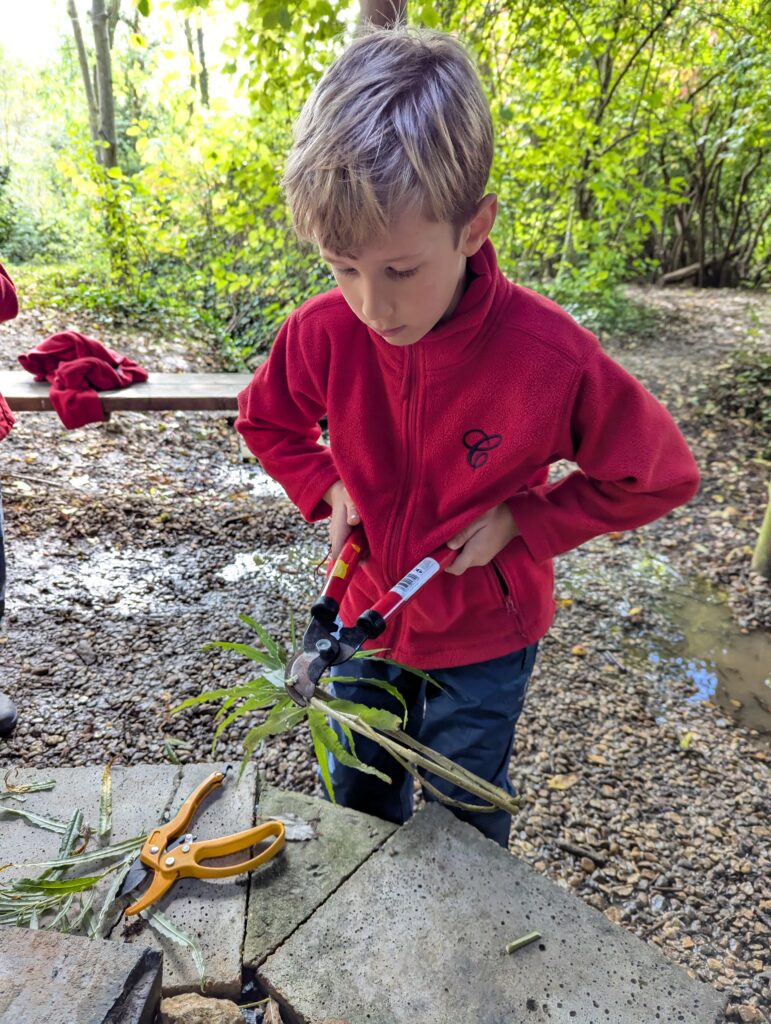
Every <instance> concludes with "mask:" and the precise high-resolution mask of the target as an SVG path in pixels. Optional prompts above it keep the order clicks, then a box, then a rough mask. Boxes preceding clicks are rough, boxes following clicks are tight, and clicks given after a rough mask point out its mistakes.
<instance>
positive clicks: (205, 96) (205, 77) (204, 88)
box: [197, 26, 209, 107]
mask: <svg viewBox="0 0 771 1024" xmlns="http://www.w3.org/2000/svg"><path fill="white" fill-rule="evenodd" d="M197 38H198V63H199V64H200V65H201V71H200V74H199V75H198V85H199V87H200V89H201V103H202V104H203V106H204V107H208V106H209V72H208V71H207V70H206V54H205V53H204V48H203V29H202V28H201V27H200V26H199V27H198V32H197Z"/></svg>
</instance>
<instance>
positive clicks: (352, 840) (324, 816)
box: [244, 787, 396, 967]
mask: <svg viewBox="0 0 771 1024" xmlns="http://www.w3.org/2000/svg"><path fill="white" fill-rule="evenodd" d="M258 811H259V813H258V820H262V819H265V820H267V819H270V818H283V819H284V821H285V824H286V821H287V819H290V820H293V819H297V822H298V823H299V824H300V825H302V824H303V823H307V825H308V828H299V829H295V830H294V831H295V832H299V833H300V834H310V835H311V836H312V838H310V839H301V838H298V839H292V838H291V836H292V834H293V829H292V828H291V827H290V828H288V833H287V835H288V838H287V843H286V847H285V849H284V853H283V855H282V856H281V857H279V858H276V860H274V861H273V862H272V863H270V864H268V865H266V867H265V869H264V870H263V871H262V872H260V873H259V874H258V875H256V876H254V877H253V878H252V882H251V888H250V895H249V913H248V917H247V923H246V939H245V941H244V966H249V967H257V966H258V965H259V964H261V963H262V962H263V960H264V959H265V958H266V957H267V956H268V955H269V954H270V953H272V952H273V950H274V949H276V947H277V946H279V945H280V944H281V943H282V942H284V941H285V940H286V938H287V937H288V936H289V935H291V934H292V932H293V931H294V930H295V929H296V928H297V927H298V926H299V925H300V924H302V922H303V921H305V920H306V919H307V918H308V917H310V915H311V914H312V913H313V912H314V910H316V908H317V907H318V906H320V905H321V904H322V903H323V902H324V900H326V899H327V898H328V897H329V895H330V894H331V893H333V892H334V891H335V889H337V888H338V886H340V884H341V883H342V882H343V881H344V880H345V879H346V878H348V876H349V875H351V874H352V873H353V872H354V871H355V870H356V869H357V868H358V867H359V865H360V864H362V862H363V861H365V860H366V859H367V857H369V856H370V855H371V854H372V852H373V851H374V850H376V849H377V848H378V847H379V846H381V845H382V844H383V842H384V841H385V840H386V839H387V838H388V836H390V835H391V834H392V833H393V832H394V831H395V830H396V825H392V824H391V823H390V822H388V821H381V819H380V818H373V817H371V816H370V815H368V814H361V813H359V812H358V811H352V810H350V809H349V808H347V807H338V806H335V805H334V804H331V803H329V802H328V801H326V800H321V799H319V798H317V797H311V796H305V795H304V794H303V793H290V792H288V791H287V790H281V789H274V788H273V787H265V788H264V790H263V791H262V793H261V796H260V804H259V809H258Z"/></svg>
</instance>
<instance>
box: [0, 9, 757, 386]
mask: <svg viewBox="0 0 771 1024" xmlns="http://www.w3.org/2000/svg"><path fill="white" fill-rule="evenodd" d="M89 2H90V4H91V6H90V7H89V8H88V9H87V8H86V5H85V3H84V0H79V3H78V0H61V5H62V7H63V8H65V7H66V9H67V11H68V14H69V21H70V24H71V31H69V32H68V33H66V34H64V35H62V38H61V44H60V47H59V50H58V54H57V56H56V58H55V59H54V60H52V61H49V62H48V63H47V65H46V66H45V68H44V69H42V71H41V70H38V69H36V68H30V67H29V66H28V65H25V64H24V63H22V62H20V61H18V60H16V59H15V58H14V55H13V53H14V51H13V39H12V38H8V37H6V38H5V39H4V40H3V42H2V43H0V70H1V75H0V253H1V254H2V257H3V259H4V260H5V261H6V262H8V263H10V264H11V267H12V269H14V268H18V267H19V265H22V264H23V265H25V266H24V270H23V272H22V274H23V281H24V284H25V288H26V291H27V293H28V294H29V293H30V291H31V290H32V291H34V293H35V297H36V298H38V299H39V300H41V301H46V302H49V303H50V302H53V303H54V304H56V303H59V304H61V305H62V306H66V307H67V308H70V309H77V308H80V307H85V308H88V307H91V308H93V309H98V310H99V311H100V314H101V315H102V317H104V316H105V315H108V314H112V315H114V316H116V317H123V318H130V319H131V321H132V322H134V323H136V322H138V319H139V320H140V321H141V318H142V317H143V316H146V315H147V316H152V317H157V315H158V314H161V315H162V316H163V317H165V318H166V317H172V318H174V319H175V320H177V321H181V322H182V323H183V324H184V325H185V326H186V328H187V329H189V330H191V331H193V332H195V330H196V328H197V327H200V328H201V329H202V330H203V332H205V334H206V336H207V337H209V338H212V337H213V338H214V339H215V340H216V344H217V346H218V347H219V348H220V351H221V354H222V356H223V357H224V358H225V360H226V362H227V363H228V364H229V365H232V366H233V367H244V366H253V365H254V364H255V363H256V362H258V361H259V359H260V357H261V356H262V354H264V352H265V351H266V349H267V347H268V346H269V344H270V341H271V340H272V338H273V337H274V335H275V331H276V329H277V326H278V325H279V324H280V322H281V320H282V319H283V318H284V317H285V316H286V314H287V313H288V312H289V311H290V310H291V309H292V308H294V307H295V306H296V305H297V304H298V303H299V302H301V301H302V300H303V299H305V298H306V297H308V296H309V295H311V294H313V293H315V292H317V291H319V290H321V289H325V288H327V287H330V286H331V285H332V283H333V282H332V281H331V278H330V277H329V274H328V271H327V270H326V269H325V268H324V267H323V266H321V264H320V262H319V260H318V259H317V257H316V255H315V253H313V252H311V251H309V250H307V249H299V248H298V246H297V243H296V241H295V239H294V237H293V234H292V230H291V226H290V224H289V221H288V216H287V211H286V209H285V205H284V202H283V199H282V195H281V191H280V185H279V182H280V177H281V172H282V168H283V164H284V159H285V155H286V153H287V150H288V148H289V146H290V144H291V130H292V123H293V121H294V119H295V117H296V116H297V114H298V112H299V110H300V107H301V105H302V103H303V101H304V99H305V97H306V96H307V95H308V92H309V90H310V89H311V87H312V86H313V84H314V82H315V81H316V80H317V79H318V77H319V75H320V74H321V72H322V70H323V68H324V67H325V66H326V65H327V64H328V63H329V61H330V60H331V59H332V58H333V57H334V55H335V54H336V53H338V52H339V51H340V50H341V49H342V48H343V47H344V46H345V45H346V42H347V41H348V40H349V39H350V38H351V35H352V33H353V32H354V31H355V26H356V22H357V19H358V17H359V16H360V8H359V4H358V3H350V2H344V0H343V2H335V0H312V2H310V3H307V2H306V3H299V2H288V3H286V2H280V3H279V2H277V0H252V2H248V3H244V2H236V0H198V2H195V0H173V2H172V0H139V2H138V4H135V3H134V2H133V0H89ZM769 10H770V9H769V7H768V5H767V4H763V3H761V2H756V3H753V2H750V3H748V2H738V0H730V2H724V0H719V2H712V0H701V2H691V3H683V2H677V0H672V2H666V3H660V2H629V0H590V2H584V3H573V2H570V3H568V2H565V3H559V2H558V3H550V4H534V3H531V2H529V0H488V2H480V0H461V2H455V0H454V2H452V3H449V2H440V3H438V4H428V3H426V4H421V3H413V4H410V5H409V11H408V17H409V20H410V22H411V23H413V24H419V25H427V26H431V27H438V28H442V29H444V30H447V31H451V32H454V33H457V34H458V35H459V36H460V37H461V39H462V40H463V41H464V42H465V43H466V45H467V46H468V47H469V49H470V51H471V53H472V56H473V58H474V59H475V61H476V63H477V65H478V67H479V70H480V73H481V76H482V79H483V82H484V85H485V88H486V91H487V93H488V96H489V98H490V103H491V107H492V113H493V118H494V123H495V126H496V130H497V140H496V156H495V163H494V167H493V172H492V177H491V181H490V189H491V190H494V191H496V192H497V193H498V194H499V197H500V212H499V217H498V221H497V224H496V228H495V242H496V245H497V248H498V251H499V257H500V260H501V263H502V266H503V268H504V270H505V271H506V272H507V273H508V274H509V276H511V277H512V278H513V279H515V280H517V281H520V282H521V283H526V284H530V285H532V286H533V287H535V288H537V289H539V290H541V291H543V292H546V293H548V294H550V295H552V296H553V297H555V298H556V299H557V300H558V301H560V302H562V303H563V304H564V305H565V306H567V308H568V309H570V311H571V312H574V314H575V315H576V316H580V318H581V319H582V321H583V322H584V323H585V324H587V326H590V327H593V328H594V329H595V330H600V329H602V328H603V327H605V326H608V325H613V326H618V325H620V326H622V327H623V322H624V320H625V319H628V318H629V317H633V318H634V320H635V321H639V319H640V317H641V312H640V309H639V307H634V308H633V309H630V307H629V305H628V303H627V302H626V300H625V299H624V297H623V295H622V292H621V290H620V289H619V285H620V284H621V283H624V282H631V283H651V282H657V281H662V279H663V280H664V281H666V282H676V281H683V282H684V283H686V284H690V285H697V286H704V287H721V286H734V287H736V286H739V287H742V288H749V289H765V288H767V286H768V284H769V280H771V221H770V219H769V218H770V215H771V162H769V160H768V151H769V147H770V146H771V133H770V132H769V128H770V127H771V59H769V58H770V53H771V31H769V29H770V28H771V14H770V13H769ZM19 273H20V272H19V270H18V269H16V274H17V275H18V274H19Z"/></svg>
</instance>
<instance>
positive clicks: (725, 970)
mask: <svg viewBox="0 0 771 1024" xmlns="http://www.w3.org/2000/svg"><path fill="white" fill-rule="evenodd" d="M638 294H639V291H638ZM642 298H643V300H644V301H645V302H646V304H648V305H649V306H656V307H659V308H660V309H661V310H662V314H663V316H664V318H665V320H664V321H663V322H664V323H665V326H663V327H662V328H661V330H660V331H659V332H658V334H657V335H656V336H654V337H650V338H637V339H631V340H630V339H610V340H608V341H606V347H607V348H608V349H609V351H610V352H611V354H613V355H614V357H615V358H617V359H619V361H620V362H622V363H623V364H624V365H625V366H626V367H627V368H628V369H629V370H630V371H631V372H633V373H635V374H636V375H637V376H638V377H640V379H641V380H643V382H644V383H645V384H646V385H647V386H649V387H650V388H651V390H653V391H654V393H656V394H657V395H659V397H661V398H662V399H663V400H664V401H666V402H667V404H668V405H669V407H670V409H671V410H672V411H673V413H674V415H675V417H676V418H677V419H678V422H679V423H680V424H681V426H682V427H683V430H684V432H685V433H686V436H687V437H688V440H689V442H690V443H691V444H692V446H693V448H694V451H695V453H696V455H697V459H698V461H699V464H700V466H701V467H702V470H703V486H702V489H701V491H700V494H699V495H698V496H697V498H696V499H695V500H694V501H693V502H692V503H691V504H690V505H689V506H687V507H686V508H684V509H679V510H677V511H676V512H675V513H674V514H673V515H672V516H670V517H668V518H667V519H666V520H664V521H663V522H658V523H654V524H651V525H650V526H648V527H645V528H643V529H641V530H638V531H636V532H635V533H633V534H623V535H620V536H609V537H603V538H597V539H596V540H594V541H592V542H590V543H589V544H587V545H585V546H584V548H582V549H580V550H579V551H575V552H571V553H569V554H568V555H566V556H563V557H562V558H560V559H558V560H557V563H556V569H557V596H558V598H559V601H560V610H559V613H558V616H557V619H556V621H555V624H554V627H553V628H552V630H551V631H550V633H549V634H548V636H547V637H546V638H545V639H544V641H543V642H542V646H541V652H540V655H539V661H538V665H537V667H536V671H535V674H534V678H533V681H532V685H531V689H530V693H529V696H528V702H527V705H526V709H525V713H524V715H523V718H522V720H521V723H520V726H519V729H518V735H517V744H516V756H515V759H514V762H513V766H512V777H513V779H514V780H515V783H516V785H517V787H518V788H519V789H520V791H521V792H522V794H523V796H524V805H523V810H522V813H521V814H520V816H519V817H518V819H517V820H516V822H515V824H514V827H513V830H512V842H511V847H512V850H513V851H514V852H515V853H516V854H518V855H519V856H521V857H523V858H524V859H525V860H527V861H528V862H529V863H531V864H533V865H534V866H535V867H536V869H537V870H539V871H541V872H543V873H544V874H546V875H548V876H549V877H551V878H552V879H554V880H555V881H557V882H558V883H559V884H560V885H563V886H565V887H569V888H571V889H573V890H574V891H575V892H577V893H578V894H579V895H580V896H581V897H582V898H584V899H585V900H587V902H589V903H591V904H592V905H593V906H595V907H597V908H598V909H600V910H602V911H603V912H604V913H605V914H606V915H607V916H608V917H609V918H610V920H612V921H615V922H618V923H619V924H621V925H622V926H623V927H625V928H628V929H630V930H631V931H634V932H635V933H637V934H638V935H641V936H643V937H644V938H646V939H647V940H648V941H650V942H654V943H656V944H658V945H660V946H661V947H662V948H663V949H664V951H665V952H666V954H667V955H668V956H670V957H671V958H672V959H673V960H674V961H676V962H677V963H679V964H681V965H682V966H683V967H685V968H687V969H688V970H690V971H692V972H693V973H694V974H695V975H696V976H698V977H700V978H702V979H705V980H707V981H710V982H711V983H712V984H714V985H716V986H717V987H718V988H721V989H725V990H728V991H729V993H730V996H731V1000H730V1009H729V1013H728V1018H727V1019H729V1020H731V1021H735V1020H740V1021H744V1022H751V1021H761V1022H762V1021H769V1020H771V1016H769V1006H771V964H769V962H768V946H769V935H771V891H769V883H768V879H769V878H771V852H770V851H771V844H770V843H769V838H770V837H771V831H770V830H769V817H768V793H769V787H768V762H769V756H771V755H769V747H768V728H769V721H771V719H770V718H769V716H768V687H767V686H766V687H765V689H764V688H763V683H762V682H761V683H760V684H757V685H756V686H755V689H754V691H753V692H752V693H749V694H748V695H747V696H741V697H738V696H737V692H736V690H735V689H732V688H731V687H730V686H729V687H728V688H727V689H726V688H725V687H723V688H722V689H721V688H719V692H718V694H717V695H716V699H715V700H714V701H713V700H701V699H694V698H695V697H698V696H699V682H698V674H696V675H695V674H694V672H693V671H691V669H692V666H689V665H688V662H687V657H686V658H684V657H681V659H680V661H679V662H678V661H677V654H678V651H680V652H681V654H682V651H683V650H684V648H682V644H681V643H680V641H681V640H682V634H684V633H685V632H686V624H684V617H688V616H692V615H693V609H694V608H697V609H698V608H699V607H703V608H705V609H706V610H707V611H708V612H709V613H710V614H713V613H715V614H721V615H723V616H724V618H725V620H726V622H727V623H728V626H727V627H726V628H728V629H729V630H730V631H731V636H730V640H731V642H732V643H734V642H735V643H736V644H741V643H744V642H746V643H747V644H750V643H753V644H756V646H755V647H753V648H752V650H753V651H757V657H758V658H764V657H766V655H768V654H769V651H771V646H769V645H768V633H767V632H764V631H767V630H768V628H769V626H771V596H770V594H769V591H770V590H771V588H769V585H768V583H767V582H766V581H763V580H761V579H760V578H759V577H757V576H755V575H753V574H752V573H751V572H750V571H749V567H748V566H749V552H751V548H752V545H753V544H754V541H755V537H756V531H757V529H758V527H759V525H760V522H761V519H762V512H763V507H764V502H765V486H766V484H765V478H766V476H767V468H766V467H764V465H763V464H762V462H752V461H750V460H751V459H753V458H757V457H758V454H759V451H760V441H759V440H758V438H757V435H753V433H752V430H751V425H749V424H747V423H745V422H742V421H736V420H734V421H731V420H729V419H726V418H721V417H720V416H717V415H714V416H712V417H711V418H709V419H707V418H705V416H704V414H703V412H704V409H703V406H704V399H703V396H704V394H705V393H706V391H705V389H706V390H708V388H709V384H710V381H711V380H713V379H715V378H716V377H717V376H719V375H720V374H721V373H725V372H727V371H726V370H725V369H723V370H721V369H720V367H721V366H725V364H726V362H727V361H730V357H731V353H732V352H733V350H734V349H735V347H736V346H737V344H746V343H747V341H748V340H749V342H750V343H751V344H753V345H757V346H759V347H764V348H765V349H766V350H768V348H769V345H771V330H770V327H771V299H770V298H769V297H764V296H756V295H751V294H738V293H737V294H734V293H727V292H726V293H723V292H714V293H702V294H700V293H698V292H696V291H694V290H691V289H682V290H672V291H667V292H657V291H655V290H651V291H646V292H645V293H644V294H643V295H642ZM66 326H77V327H78V329H80V330H83V331H85V333H87V334H93V335H95V336H97V337H102V338H103V340H104V341H106V342H107V343H108V344H110V345H111V346H112V347H116V348H119V349H121V350H122V351H124V352H127V353H128V354H130V355H131V356H133V357H134V358H136V359H138V360H139V361H140V362H143V363H144V364H145V365H148V366H149V367H150V368H151V369H156V370H173V369H190V370H204V369H210V368H213V367H215V366H216V361H215V360H214V359H213V358H212V356H211V355H210V354H209V353H207V352H206V351H205V350H204V349H203V348H201V347H200V346H191V345H190V343H188V342H186V341H185V340H184V339H181V338H178V337H175V336H173V335H172V334H167V335H166V336H164V335H163V332H155V333H154V334H153V335H152V336H151V335H149V334H146V335H141V334H136V333H134V334H130V333H128V332H126V331H125V330H124V331H120V330H117V329H116V328H115V327H112V328H110V330H109V331H107V330H103V326H101V325H99V324H98V323H93V322H89V321H88V320H87V319H85V318H81V319H79V320H78V322H77V324H76V325H75V324H68V323H67V322H66V318H65V317H64V316H63V315H62V314H60V313H58V312H57V311H55V310H51V311H49V310H42V311H40V310H33V311H28V312H26V313H23V314H22V316H21V317H20V318H19V319H18V320H17V321H15V322H14V323H11V324H6V325H4V326H2V327H0V365H2V366H3V367H7V368H11V367H14V366H15V356H16V354H17V353H18V352H20V351H25V350H27V349H28V348H31V347H32V346H33V345H34V344H35V343H36V342H37V341H39V340H40V339H42V338H43V337H45V335H46V334H48V333H51V332H52V331H53V330H60V329H63V328H64V327H66ZM0 473H1V475H2V486H3V495H4V501H5V506H6V518H7V527H6V529H7V543H8V554H9V559H10V565H9V574H10V581H9V590H10V593H9V600H8V614H7V616H6V619H5V620H4V622H3V623H2V630H1V631H0V667H1V669H2V688H3V689H5V690H7V691H8V692H9V693H10V694H11V695H12V696H13V697H14V698H15V699H16V701H17V702H18V704H19V705H20V708H21V722H20V725H19V727H18V728H17V730H16V732H15V733H14V735H13V736H12V737H11V738H10V740H9V741H7V742H5V743H2V741H0V764H2V765H3V766H23V765H30V766H35V767H46V766H53V765H62V764H72V765H77V764H102V763H104V761H106V760H107V759H108V758H110V757H117V759H118V760H119V761H120V762H121V763H124V764H134V763H137V762H149V761H163V760H165V759H166V758H167V757H168V756H169V751H170V750H171V749H173V752H174V753H175V754H176V756H178V757H180V758H181V759H182V760H201V759H205V758H207V757H208V756H209V754H210V740H211V734H212V712H211V711H210V710H209V709H207V708H205V707H199V708H196V709H193V710H191V711H189V712H186V713H184V714H181V715H177V716H174V717H171V716H170V714H169V709H170V707H171V706H172V705H173V704H175V703H177V702H178V701H179V700H181V699H183V698H184V697H186V696H192V695H194V694H197V693H199V692H201V690H203V689H206V688H210V687H213V686H219V685H229V684H232V683H234V682H236V681H238V680H239V679H247V678H249V671H248V667H246V666H244V665H242V664H241V663H240V662H239V661H238V659H234V658H233V657H232V656H230V655H228V654H224V653H221V652H218V651H208V652H203V651H202V650H201V646H202V645H203V644H204V643H205V642H206V641H207V640H210V639H232V640H235V639H241V640H243V639H247V637H248V631H247V630H246V627H244V626H242V625H241V623H240V622H239V621H238V614H239V613H240V612H244V611H245V612H248V613H249V614H252V615H254V616H255V618H257V619H258V621H260V622H261V623H263V624H264V625H265V626H267V627H268V628H269V629H270V630H271V632H272V633H273V634H274V635H275V636H276V637H281V638H283V640H284V642H286V643H288V637H289V619H290V615H291V614H292V613H294V614H295V615H297V616H298V617H299V619H300V621H301V622H302V620H303V618H304V617H305V616H306V615H307V607H308V604H309V601H310V599H311V597H312V596H314V595H315V592H316V589H317V585H318V584H317V582H315V577H314V565H315V564H316V563H318V561H319V560H320V559H321V558H322V557H323V555H324V552H325V549H326V543H325V540H326V534H325V528H324V526H323V525H317V526H314V527H309V526H308V525H307V524H305V523H303V521H302V520H301V519H300V517H299V514H298V513H297V512H296V511H295V510H294V509H293V507H292V506H291V505H290V504H289V503H288V502H287V501H286V499H285V498H283V497H282V496H281V494H280V492H279V491H278V490H277V489H276V488H275V485H273V484H272V482H270V481H268V480H266V478H265V477H264V476H263V475H262V474H261V473H260V471H259V470H258V469H257V468H256V467H254V466H250V465H244V464H242V463H241V462H240V461H239V458H238V451H237V445H236V439H235V435H234V432H233V431H232V429H231V428H230V427H229V425H228V423H227V422H226V420H225V419H224V418H222V417H218V416H216V415H196V416H193V415H188V414H176V415H175V414H162V415H148V416H142V415H138V414H121V415H118V416H115V417H114V419H113V421H112V422H111V423H109V424H105V425H93V426H90V427H87V428H84V429H83V430H80V431H75V432H72V433H68V432H66V431H65V430H64V429H63V428H62V427H61V425H60V424H59V423H58V421H57V419H56V418H55V417H54V416H53V415H43V414H40V415H38V414H35V415H31V414H30V415H25V416H22V417H20V422H19V424H18V425H17V428H16V429H15V430H14V431H13V433H12V434H11V435H10V437H9V438H8V439H7V440H6V441H5V442H3V445H2V448H1V449H0ZM255 553H256V554H257V556H258V562H259V564H255V560H254V558H253V555H254V554H255ZM697 578H698V579H697ZM701 580H705V581H706V582H700V581H701ZM678 601H680V602H681V603H680V605H679V606H678V604H677V602H678ZM683 602H684V603H683ZM678 616H679V618H678ZM700 629H701V627H700V626H699V625H698V624H697V626H696V636H697V640H696V641H695V642H696V644H697V645H698V643H699V637H700V636H701V635H702V634H701V633H700V632H699V630H700ZM704 637H705V639H704V643H705V645H706V634H704ZM679 643H680V646H678V644H679ZM747 650H749V648H747ZM704 656H706V648H705V652H704ZM742 656H743V657H744V658H745V663H746V658H747V657H749V655H747V654H746V652H745V653H744V654H743V655H742ZM764 693H765V701H764ZM732 702H733V703H732ZM764 705H765V706H764ZM750 712H752V713H750ZM764 716H765V717H764ZM255 721H256V719H255ZM170 742H171V745H170ZM218 755H220V756H222V757H223V758H225V759H231V760H233V759H238V758H239V732H238V731H233V732H231V733H229V734H226V735H225V736H224V737H223V741H222V742H221V744H220V746H219V748H218ZM260 765H261V768H262V770H263V771H264V773H265V776H266V778H267V779H268V781H269V782H271V783H273V784H276V785H281V786H285V787H288V788H291V789H297V790H302V791H304V792H308V793H313V792H316V793H318V792H319V788H318V783H317V780H316V778H315V774H314V771H313V768H312V753H311V747H310V742H309V738H308V736H307V734H306V733H305V732H304V731H303V730H300V731H298V733H297V734H296V735H293V736H292V737H291V738H289V739H288V738H278V739H275V740H273V741H271V742H269V743H268V744H267V745H266V748H265V749H264V751H263V753H262V754H261V756H260Z"/></svg>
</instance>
